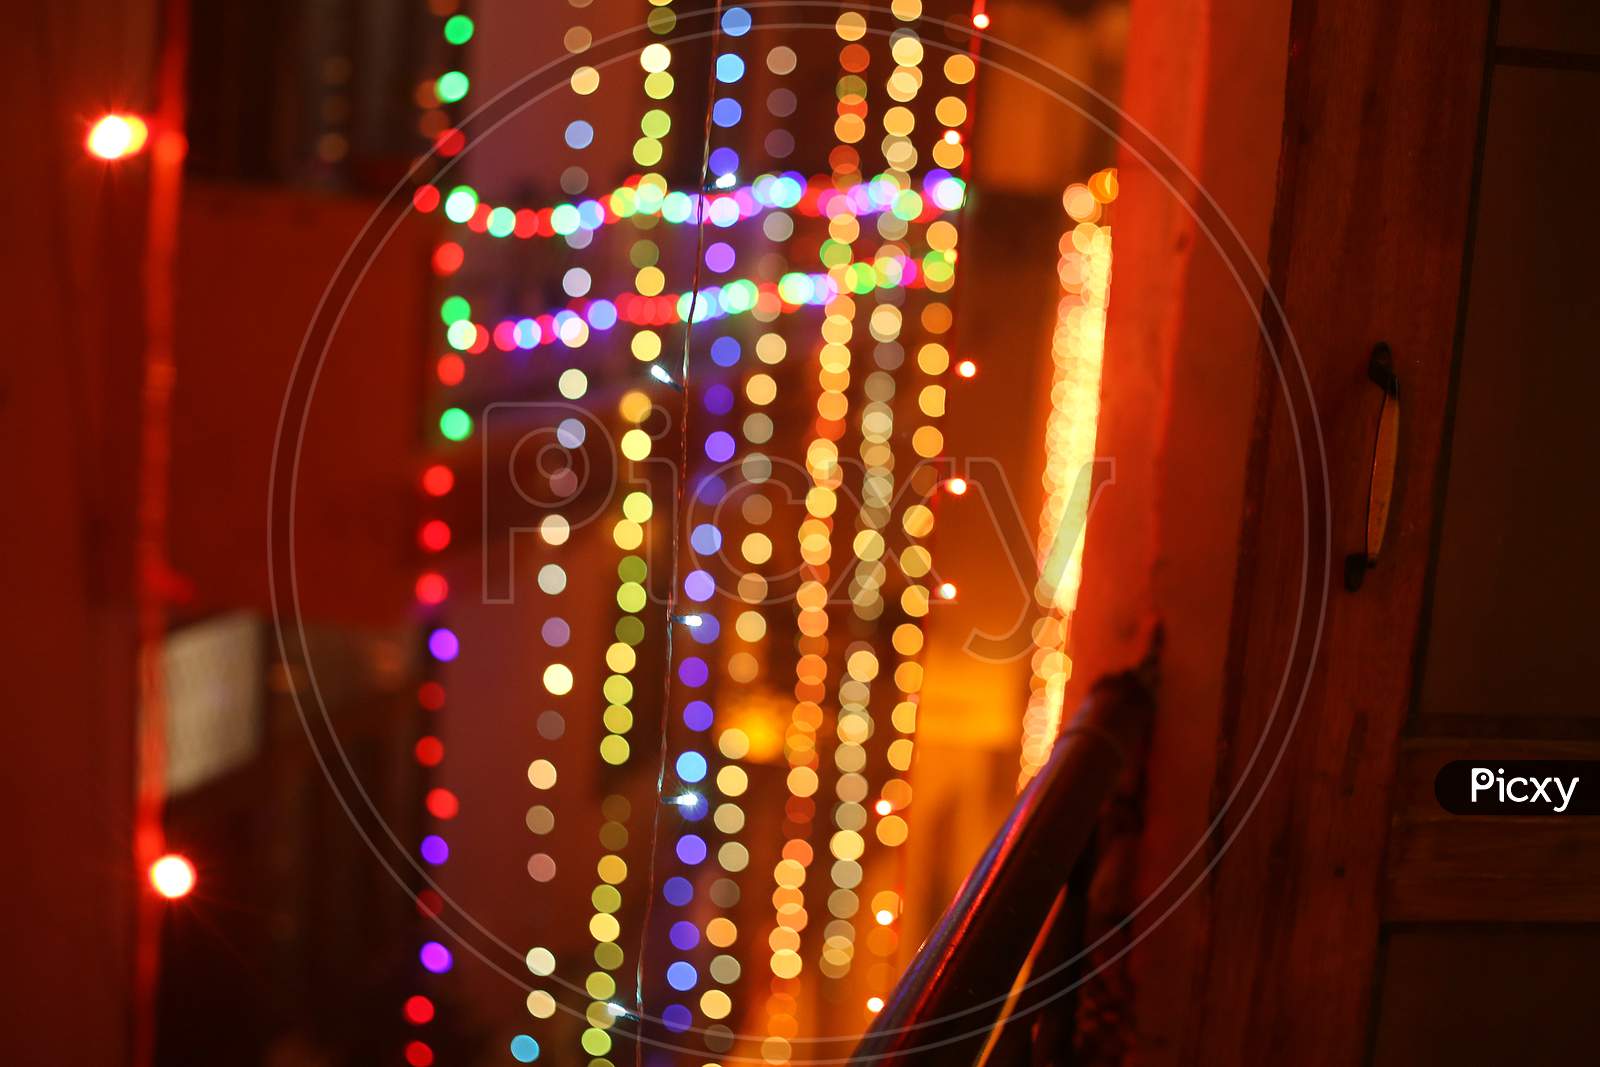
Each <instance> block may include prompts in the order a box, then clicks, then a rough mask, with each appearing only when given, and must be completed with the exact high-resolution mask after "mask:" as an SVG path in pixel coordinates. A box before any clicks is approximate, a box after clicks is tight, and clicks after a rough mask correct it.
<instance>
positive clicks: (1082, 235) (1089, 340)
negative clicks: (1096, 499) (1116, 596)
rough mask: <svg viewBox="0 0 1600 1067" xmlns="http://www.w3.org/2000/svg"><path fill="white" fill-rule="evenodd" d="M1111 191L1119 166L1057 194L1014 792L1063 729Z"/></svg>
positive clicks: (1095, 406) (1105, 295)
mask: <svg viewBox="0 0 1600 1067" xmlns="http://www.w3.org/2000/svg"><path fill="white" fill-rule="evenodd" d="M1116 194H1117V176H1116V171H1115V170H1112V169H1107V170H1103V171H1100V172H1098V173H1097V174H1095V175H1094V176H1093V177H1091V178H1090V179H1089V181H1088V182H1087V183H1074V184H1073V185H1070V186H1068V187H1067V189H1066V191H1065V192H1064V193H1063V194H1062V205H1063V206H1064V207H1065V208H1066V211H1067V215H1068V217H1069V218H1070V219H1071V222H1072V225H1071V226H1070V227H1069V228H1068V230H1067V231H1066V233H1064V234H1063V235H1062V238H1061V245H1060V251H1061V258H1060V259H1059V261H1058V262H1057V265H1056V271H1057V275H1058V276H1059V280H1060V284H1061V298H1060V300H1059V302H1058V304H1057V310H1056V324H1055V330H1054V332H1053V333H1052V335H1051V342H1050V358H1051V363H1052V367H1053V370H1052V379H1053V380H1052V382H1051V387H1050V398H1051V405H1050V414H1049V417H1048V418H1047V420H1046V423H1045V465H1044V472H1043V476H1042V478H1043V483H1044V493H1045V499H1044V504H1043V506H1042V507H1041V509H1040V514H1039V541H1038V557H1039V571H1040V573H1039V580H1038V582H1037V584H1036V586H1035V589H1034V599H1035V601H1036V602H1037V603H1038V604H1039V606H1040V607H1041V608H1042V609H1043V611H1044V614H1043V617H1042V618H1040V620H1039V621H1038V622H1037V623H1036V624H1035V625H1034V630H1033V644H1034V652H1033V657H1032V661H1031V678H1030V682H1029V696H1028V707H1027V710H1026V712H1024V714H1023V727H1022V754H1021V760H1020V763H1021V767H1020V771H1019V775H1018V788H1019V789H1020V788H1021V786H1022V785H1023V784H1025V783H1026V782H1027V781H1028V780H1029V779H1030V778H1032V777H1033V776H1034V775H1035V774H1037V773H1038V771H1039V768H1040V767H1042V766H1043V765H1044V761H1045V760H1046V758H1048V756H1049V753H1050V749H1051V747H1052V746H1053V745H1054V743H1055V739H1056V735H1057V734H1058V733H1059V732H1060V730H1061V715H1062V704H1063V700H1064V697H1065V692H1066V685H1067V682H1068V680H1069V679H1070V678H1071V676H1072V661H1071V659H1070V658H1069V657H1068V656H1067V652H1066V641H1067V628H1068V623H1069V620H1070V618H1071V615H1072V610H1073V608H1074V607H1075V606H1076V605H1077V599H1078V587H1079V584H1080V582H1081V580H1082V575H1083V538H1082V536H1081V534H1082V532H1083V528H1084V523H1085V520H1086V518H1087V509H1088V500H1089V494H1088V489H1089V486H1088V477H1087V476H1088V472H1089V470H1090V467H1091V464H1092V463H1093V462H1094V442H1095V431H1096V426H1097V423H1098V420H1099V408H1100V370H1101V363H1102V361H1103V358H1104V355H1105V323H1106V307H1107V303H1108V300H1109V296H1110V288H1111V228H1110V227H1109V226H1106V225H1104V224H1103V223H1102V222H1101V217H1102V214H1103V211H1104V209H1105V207H1106V206H1108V205H1109V204H1110V203H1111V202H1112V201H1113V200H1114V199H1115V198H1116Z"/></svg>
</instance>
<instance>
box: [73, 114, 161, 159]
mask: <svg viewBox="0 0 1600 1067" xmlns="http://www.w3.org/2000/svg"><path fill="white" fill-rule="evenodd" d="M149 139H150V127H148V126H146V125H145V122H144V119H142V118H140V117H139V116H138V115H119V114H110V115H103V116H101V117H100V118H99V119H98V120H96V122H95V124H94V125H93V126H91V127H90V128H89V136H88V138H87V139H86V140H85V141H84V145H85V147H87V148H88V149H89V154H90V155H92V156H97V157H99V158H100V159H105V160H112V159H126V158H127V157H128V156H131V155H134V154H135V153H137V152H138V151H139V150H140V149H141V148H143V147H144V144H145V142H146V141H147V140H149Z"/></svg>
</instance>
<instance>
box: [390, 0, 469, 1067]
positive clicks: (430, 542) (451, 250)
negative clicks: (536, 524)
mask: <svg viewBox="0 0 1600 1067" xmlns="http://www.w3.org/2000/svg"><path fill="white" fill-rule="evenodd" d="M430 6H431V8H432V10H433V12H434V14H435V15H438V16H440V17H441V18H442V19H443V20H444V21H443V25H442V27H441V35H442V37H443V40H444V48H445V52H446V54H447V56H448V60H447V62H448V63H449V65H450V66H449V69H448V70H447V71H446V72H445V73H444V74H441V75H440V76H439V78H437V79H435V80H434V81H432V82H429V83H424V85H423V86H421V87H419V92H418V101H419V103H420V104H421V105H422V107H423V109H424V110H423V114H422V117H421V120H420V121H421V127H420V128H421V130H422V132H423V134H424V135H425V136H427V137H430V138H436V137H439V136H440V135H441V134H443V133H444V132H445V131H446V130H447V129H448V128H449V125H450V123H449V118H448V109H449V108H451V107H453V106H455V105H457V104H460V103H461V101H462V100H464V99H465V97H466V95H467V92H468V85H467V82H466V76H465V75H464V74H461V73H460V72H459V70H457V69H455V68H456V67H457V66H459V59H460V51H459V46H460V45H461V44H464V43H465V42H466V40H467V39H468V38H470V36H471V35H470V33H468V34H466V35H465V36H462V34H461V33H460V31H459V27H460V25H461V24H460V22H459V21H457V19H459V18H462V17H464V16H457V15H455V14H454V10H455V6H456V5H455V3H454V2H453V0H433V2H432V3H431V4H430ZM469 24H470V22H469ZM452 27H455V29H452ZM457 38H460V39H459V40H458V39H457ZM452 75H453V76H452ZM456 90H459V91H456ZM437 200H438V191H437V190H436V189H435V188H433V187H432V186H422V187H419V188H418V189H417V190H416V192H415V193H414V194H413V197H412V203H413V206H414V207H417V208H419V209H422V208H424V206H425V205H426V207H427V209H428V210H431V209H432V208H433V207H435V206H437ZM462 257H463V252H462V249H461V247H460V246H459V245H456V244H454V243H453V242H444V243H441V244H439V245H438V246H436V247H435V249H434V254H433V257H432V263H433V269H434V273H435V276H436V277H438V278H440V279H445V278H448V277H449V276H450V275H452V274H454V273H455V271H457V270H459V269H460V266H461V262H462ZM458 310H459V312H460V314H459V316H458V315H457V312H458ZM465 314H466V307H465V300H463V299H462V298H460V297H458V296H455V295H451V296H448V297H446V298H445V300H444V301H443V303H442V304H441V320H442V322H443V325H444V328H445V333H446V335H447V336H448V334H449V331H450V330H451V329H452V328H453V323H454V322H455V321H457V318H458V317H465ZM459 332H460V331H459V330H457V333H458V334H459ZM435 374H436V378H437V381H438V384H439V387H440V393H439V397H440V401H439V407H438V408H437V409H436V410H437V411H438V415H437V422H436V428H437V436H436V437H434V438H433V440H432V442H431V445H432V449H431V450H432V451H434V452H435V453H436V455H435V458H433V459H432V460H431V461H430V462H429V463H428V464H427V465H426V466H425V467H424V469H423V472H422V476H421V479H420V489H421V494H422V502H423V516H424V517H423V522H422V525H421V527H420V528H419V530H418V532H417V543H418V546H419V547H420V548H421V550H422V552H423V553H424V555H425V557H427V559H426V562H425V564H424V567H423V570H422V571H421V572H420V573H419V574H418V576H417V580H416V583H415V587H414V597H415V600H416V604H417V610H418V612H419V613H420V615H421V617H422V620H423V628H424V632H425V633H426V639H425V642H424V651H425V660H424V662H425V663H427V664H428V669H427V671H426V673H425V677H424V680H423V682H422V683H421V686H420V688H419V689H418V691H417V703H418V705H419V707H420V708H421V709H422V711H423V714H424V715H425V716H426V717H427V718H428V719H429V720H430V721H429V722H428V725H427V726H426V727H425V728H424V731H423V733H422V736H421V737H420V738H418V740H417V742H416V745H415V748H414V749H413V756H414V758H415V760H416V762H417V764H418V766H419V767H421V768H422V771H423V774H424V776H425V777H426V778H428V779H433V778H435V777H436V776H437V774H438V772H439V768H440V767H441V765H442V764H443V763H444V760H445V744H444V742H443V741H442V740H441V739H440V737H439V733H440V731H439V729H438V728H437V726H436V725H435V722H434V721H433V720H437V719H438V718H439V717H440V714H441V712H443V710H444V708H445V706H446V702H447V693H446V689H445V686H444V684H443V682H442V680H441V677H442V673H443V668H444V666H445V665H446V664H449V663H452V662H454V661H455V660H456V659H457V658H458V657H459V656H460V655H461V652H462V649H461V642H460V639H459V637H458V636H457V634H456V633H455V632H454V631H453V630H451V629H450V628H449V627H448V626H446V625H444V624H443V619H444V613H445V611H446V608H447V603H448V600H449V596H450V586H449V582H448V580H447V579H446V578H445V576H444V574H443V571H442V568H440V567H439V565H438V563H437V559H438V557H439V556H440V554H442V553H443V552H444V551H445V550H446V549H447V548H448V547H449V546H450V544H451V542H452V540H454V531H453V530H452V528H451V526H450V523H449V520H448V518H447V517H446V516H447V513H448V505H449V501H450V497H451V495H452V494H453V493H454V491H455V487H456V482H457V477H456V469H457V467H458V465H459V464H460V462H461V460H462V451H463V449H462V447H461V446H462V445H463V444H464V442H466V441H467V440H468V439H469V438H470V437H471V436H472V435H473V433H474V431H475V429H476V427H475V426H474V425H473V420H472V418H471V416H470V415H468V414H467V413H466V412H465V411H464V410H463V409H461V408H460V407H458V406H456V405H455V404H454V403H453V402H452V401H451V399H450V394H451V392H452V391H453V390H454V389H455V388H456V387H457V386H459V385H460V384H461V383H462V381H463V379H464V377H465V365H464V364H463V363H462V362H461V360H460V359H459V357H456V356H454V355H445V356H442V357H440V358H439V359H438V361H437V362H436V364H435ZM460 807H461V805H460V801H459V800H458V798H457V797H456V795H455V794H454V793H453V792H451V791H450V790H448V789H446V788H444V787H442V786H438V785H430V786H429V787H427V788H426V789H425V791H424V794H423V810H424V814H425V819H426V823H425V829H426V831H427V832H426V833H425V834H424V836H423V837H422V840H421V841H420V842H419V844H418V852H419V854H420V856H421V858H422V861H423V863H424V864H426V865H428V866H429V867H438V866H442V865H443V864H445V863H446V862H448V860H449V857H450V843H449V840H448V837H447V827H448V826H449V825H450V823H451V822H452V820H454V819H455V818H456V817H457V815H458V814H459V813H460ZM417 901H418V908H419V910H420V911H421V912H422V914H423V915H425V916H430V917H433V916H438V915H439V914H441V913H442V911H443V908H444V903H443V900H442V898H441V897H440V895H439V894H438V893H437V892H436V891H434V890H432V889H423V890H422V891H420V892H419V893H418V894H417ZM418 959H419V962H420V963H421V965H422V969H423V971H424V972H426V973H427V974H429V975H434V976H438V975H443V974H446V973H448V972H449V971H450V970H451V969H452V967H453V966H454V959H453V956H452V954H451V953H450V950H449V949H447V948H446V947H445V946H444V945H442V944H440V943H439V942H437V941H433V940H427V941H424V942H423V944H422V946H421V948H420V950H419V952H418ZM436 1015H437V1010H436V1005H435V1001H434V999H433V998H431V997H429V996H428V995H427V994H426V992H416V993H412V994H410V995H409V996H408V997H407V998H406V1001H405V1005H404V1016H405V1019H406V1021H407V1022H408V1023H409V1024H410V1025H411V1026H412V1027H414V1028H415V1032H416V1034H417V1036H416V1037H414V1038H412V1039H411V1040H409V1041H408V1042H407V1043H406V1045H405V1049H404V1057H405V1060H406V1062H407V1063H408V1064H409V1065H411V1067H428V1065H430V1064H432V1063H433V1062H434V1058H435V1054H434V1049H433V1046H432V1045H431V1044H430V1043H429V1041H428V1039H427V1035H428V1027H429V1026H430V1025H431V1024H432V1023H433V1022H434V1020H435V1018H436Z"/></svg>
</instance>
